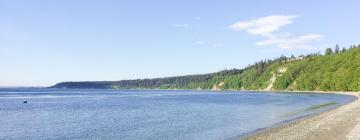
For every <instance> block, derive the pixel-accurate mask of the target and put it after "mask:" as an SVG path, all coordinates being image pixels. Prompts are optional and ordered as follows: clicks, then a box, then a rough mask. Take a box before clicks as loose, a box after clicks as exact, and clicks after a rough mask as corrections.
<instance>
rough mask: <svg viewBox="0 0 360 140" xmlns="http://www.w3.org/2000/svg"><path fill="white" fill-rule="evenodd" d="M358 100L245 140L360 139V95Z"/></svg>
mask: <svg viewBox="0 0 360 140" xmlns="http://www.w3.org/2000/svg"><path fill="white" fill-rule="evenodd" d="M338 94H347V95H353V96H355V97H356V99H355V100H354V101H353V102H351V103H348V104H346V105H343V106H340V107H338V108H336V109H333V110H330V111H326V112H323V113H320V114H318V115H314V116H309V117H305V118H302V119H299V120H295V121H292V122H290V123H286V124H284V125H281V126H279V127H275V128H269V129H267V130H264V131H262V132H259V133H256V134H254V135H250V136H248V137H245V138H243V139H245V140H345V139H348V140H360V100H359V99H358V98H359V93H355V92H351V93H338Z"/></svg>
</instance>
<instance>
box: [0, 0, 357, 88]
mask: <svg viewBox="0 0 360 140" xmlns="http://www.w3.org/2000/svg"><path fill="white" fill-rule="evenodd" d="M359 5H360V1H357V0H342V1H339V0H316V1H315V0H302V1H282V0H258V1H255V0H241V1H239V0H177V1H175V0H173V1H169V0H121V1H118V0H113V1H111V0H61V1H56V0H0V53H1V54H0V65H1V69H0V77H1V78H0V86H49V85H52V84H55V83H57V82H61V81H84V80H90V81H94V80H122V79H136V78H154V77H166V76H176V75H187V74H201V73H208V72H215V71H219V70H223V69H226V68H227V69H230V68H243V67H244V66H246V65H248V64H252V63H254V62H255V61H258V60H261V59H264V58H273V57H277V56H280V55H281V54H285V55H291V54H295V55H299V54H307V53H311V52H317V51H319V50H323V49H324V48H326V47H333V46H334V45H335V44H340V45H341V46H346V47H347V46H349V45H352V44H358V43H360V42H359V41H360V40H359V38H360V28H359V25H360V19H359V13H360V8H358V6H359Z"/></svg>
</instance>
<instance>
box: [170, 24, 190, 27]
mask: <svg viewBox="0 0 360 140" xmlns="http://www.w3.org/2000/svg"><path fill="white" fill-rule="evenodd" d="M174 27H177V28H189V27H190V25H189V24H174Z"/></svg>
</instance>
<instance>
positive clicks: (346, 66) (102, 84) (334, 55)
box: [51, 45, 360, 91]
mask: <svg viewBox="0 0 360 140" xmlns="http://www.w3.org/2000/svg"><path fill="white" fill-rule="evenodd" d="M51 88H92V89H93V88H96V89H199V90H308V91H314V90H320V91H359V90H360V45H358V46H351V47H350V48H342V49H340V47H339V46H338V45H336V46H335V48H334V49H332V48H327V49H326V50H325V53H324V54H321V53H314V54H309V55H300V56H297V57H295V56H291V57H286V56H281V57H278V58H275V59H272V60H261V61H259V62H256V63H255V64H253V65H249V66H247V67H245V68H243V69H231V70H223V71H220V72H215V73H209V74H200V75H188V76H177V77H167V78H156V79H137V80H121V81H96V82H63V83H58V84H56V85H54V86H52V87H51Z"/></svg>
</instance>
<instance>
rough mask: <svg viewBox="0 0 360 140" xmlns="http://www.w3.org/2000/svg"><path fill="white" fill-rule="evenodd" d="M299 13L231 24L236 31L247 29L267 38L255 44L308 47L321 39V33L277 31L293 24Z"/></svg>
mask: <svg viewBox="0 0 360 140" xmlns="http://www.w3.org/2000/svg"><path fill="white" fill-rule="evenodd" d="M298 17H299V16H298V15H270V16H266V17H260V18H255V19H252V20H248V21H240V22H236V23H234V24H232V25H230V26H229V28H230V29H231V30H234V31H246V32H247V33H249V34H251V35H259V36H263V37H265V38H267V39H266V40H264V41H260V42H256V43H255V45H258V46H266V45H275V46H278V47H280V48H282V49H295V48H298V49H306V48H310V47H309V46H310V45H309V44H311V43H313V42H315V41H319V40H321V38H323V36H322V35H319V34H312V33H311V34H303V35H291V34H290V35H287V36H282V35H280V33H278V32H277V31H279V30H280V28H282V27H283V26H286V25H289V24H292V23H293V22H294V19H296V18H298Z"/></svg>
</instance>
